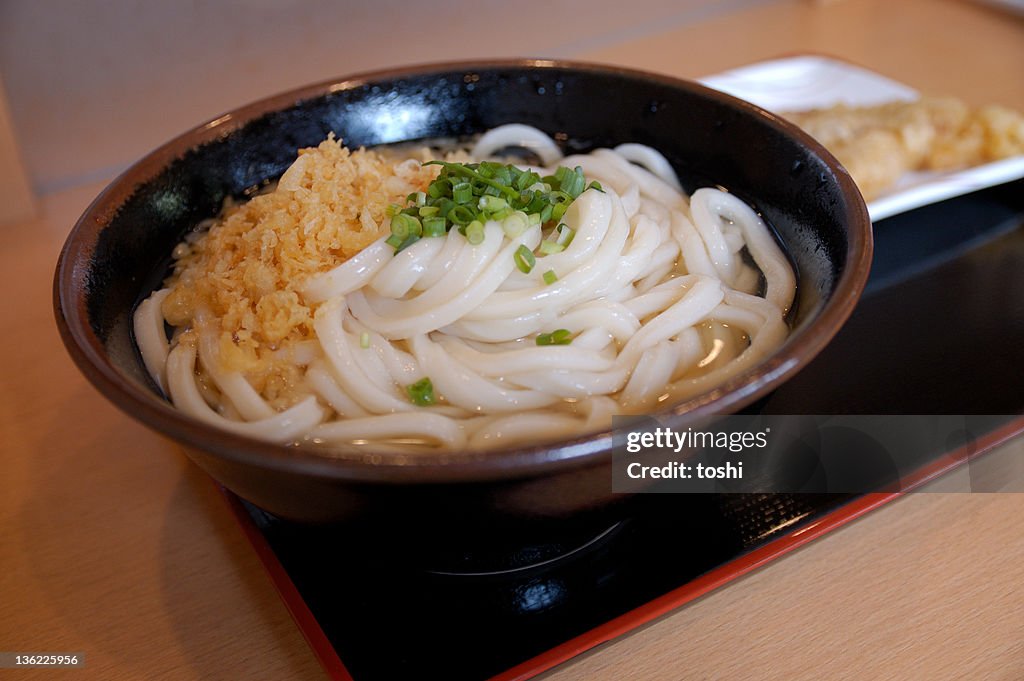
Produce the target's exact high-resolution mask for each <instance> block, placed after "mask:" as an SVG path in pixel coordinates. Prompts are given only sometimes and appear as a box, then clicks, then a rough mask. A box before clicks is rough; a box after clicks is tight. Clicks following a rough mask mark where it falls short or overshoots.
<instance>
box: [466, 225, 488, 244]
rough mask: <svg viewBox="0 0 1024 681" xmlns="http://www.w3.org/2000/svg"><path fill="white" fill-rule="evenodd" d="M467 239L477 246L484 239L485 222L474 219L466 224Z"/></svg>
mask: <svg viewBox="0 0 1024 681" xmlns="http://www.w3.org/2000/svg"><path fill="white" fill-rule="evenodd" d="M466 241H468V242H469V243H471V244H472V245H474V246H477V245H479V244H481V243H483V241H484V223H482V222H480V221H479V220H473V222H471V223H469V225H467V226H466Z"/></svg>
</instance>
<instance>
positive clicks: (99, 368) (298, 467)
mask: <svg viewBox="0 0 1024 681" xmlns="http://www.w3.org/2000/svg"><path fill="white" fill-rule="evenodd" d="M490 69H506V70H510V69H521V70H523V71H527V72H528V71H531V70H537V71H542V70H545V69H562V70H570V71H575V72H590V73H596V74H601V75H613V76H622V77H628V78H631V79H636V80H641V81H647V82H651V83H655V84H659V85H664V86H669V87H673V88H677V89H682V90H685V91H688V92H690V93H693V94H696V95H698V96H701V97H704V98H710V99H713V100H717V101H718V102H719V103H721V104H724V105H726V106H728V107H730V108H733V109H739V110H741V111H742V112H745V113H747V114H751V115H755V116H759V117H762V118H764V119H765V120H766V121H767V122H768V124H769V125H771V126H773V127H775V128H776V129H780V130H781V132H783V133H785V134H787V135H788V136H790V137H795V138H796V139H797V140H798V141H799V142H800V143H801V144H802V145H803V146H805V147H806V148H808V149H809V150H810V151H811V152H812V153H813V154H814V155H816V156H818V157H819V158H821V159H822V161H823V162H824V163H825V165H826V166H827V167H828V168H829V169H830V170H831V171H832V173H833V175H834V177H835V179H836V181H837V182H838V184H839V186H840V190H841V193H842V194H843V196H845V197H846V198H847V201H845V204H846V205H845V213H846V218H847V221H848V223H849V225H850V227H851V229H850V230H849V231H848V233H847V257H846V260H845V261H844V262H843V271H842V272H841V274H840V276H839V278H838V280H837V281H836V283H835V286H834V288H833V290H832V292H831V295H830V297H829V300H828V301H826V303H825V304H824V307H823V309H822V310H821V311H820V312H819V313H818V315H817V316H816V317H815V318H814V319H813V320H812V321H811V323H809V324H807V325H806V326H805V327H803V328H801V329H797V330H796V331H795V332H794V333H793V334H791V335H790V337H789V338H788V339H787V341H786V343H785V345H784V346H783V347H782V348H780V349H779V350H778V351H776V352H775V353H774V354H773V355H772V356H771V357H769V358H768V359H766V360H764V361H762V362H759V363H758V364H756V365H755V366H754V367H752V368H750V369H748V370H747V371H744V372H742V373H741V374H739V375H737V376H735V377H733V378H732V379H730V380H728V381H727V382H725V383H723V384H720V385H718V386H716V387H715V388H714V389H712V390H710V391H708V392H705V393H702V394H700V395H697V396H694V397H693V398H690V399H688V400H685V401H683V402H681V403H678V404H675V405H673V406H672V407H671V408H668V409H664V410H660V411H658V412H656V413H654V414H652V415H653V416H655V417H660V418H666V417H676V418H685V419H687V421H693V422H697V421H700V420H701V419H706V418H712V417H714V416H717V415H722V414H728V413H732V412H735V411H737V410H739V409H741V408H743V407H745V406H747V405H749V404H750V403H752V402H753V401H755V400H756V399H758V398H759V397H761V396H763V395H765V394H767V393H768V392H770V391H771V390H772V389H774V388H775V387H777V386H778V385H779V384H780V383H782V382H783V381H784V380H786V379H787V378H789V377H790V376H792V375H793V374H794V373H796V372H797V371H799V370H800V369H801V368H803V367H804V366H805V365H806V364H807V363H809V362H810V361H811V359H813V358H814V357H815V356H816V355H817V354H818V353H819V352H820V351H821V350H822V349H823V348H824V347H825V345H826V344H827V343H828V342H829V341H831V339H832V337H833V336H834V335H835V334H836V333H837V332H838V330H839V328H840V327H841V326H842V325H843V323H844V322H845V321H846V320H847V319H848V318H849V316H850V314H851V313H852V311H853V309H854V307H855V305H856V303H857V301H858V299H859V298H860V295H861V293H862V292H863V290H864V286H865V284H866V282H867V277H868V273H869V270H870V265H871V257H872V250H873V237H872V228H871V221H870V218H869V217H868V212H867V207H866V206H865V203H864V200H863V198H862V197H861V194H860V191H859V190H858V189H857V187H856V185H855V184H854V182H853V179H852V178H851V177H850V174H849V173H848V172H847V171H846V169H845V168H844V167H843V166H842V165H841V164H840V163H839V162H838V161H837V160H836V159H835V157H834V156H832V154H831V153H829V152H828V151H827V150H826V149H825V148H824V147H823V146H822V145H821V144H820V143H818V142H817V141H816V140H814V139H813V138H812V137H811V136H810V135H808V134H807V133H805V132H803V131H802V130H800V129H799V128H797V127H796V126H795V125H794V124H792V123H789V122H788V121H786V120H785V119H783V118H781V117H779V116H777V115H775V114H773V113H771V112H768V111H765V110H764V109H761V108H760V107H757V106H756V105H754V104H751V103H750V102H747V101H744V100H741V99H737V98H735V97H732V96H731V95H727V94H725V93H723V92H719V91H717V90H713V89H711V88H709V87H706V86H704V85H701V84H700V83H697V82H694V81H691V80H684V79H680V78H675V77H672V76H667V75H663V74H657V73H651V72H648V71H642V70H638V69H632V68H626V67H621V66H614V65H607V64H601V63H596V62H584V61H576V60H561V59H533V58H515V59H488V60H473V61H443V62H433V63H425V64H417V65H412V66H402V67H394V68H385V69H379V70H373V71H367V72H362V73H357V74H353V75H348V76H342V77H339V78H332V79H328V80H324V81H320V82H317V83H314V84H311V85H306V86H302V87H299V88H296V89H292V90H288V91H286V92H283V93H280V94H277V95H273V96H270V97H266V98H263V99H259V100H257V101H254V102H251V103H249V104H246V105H244V106H241V107H238V108H236V109H233V110H231V111H229V112H226V113H224V114H222V115H220V116H216V117H214V118H212V119H210V120H208V121H206V122H204V123H202V124H200V125H198V126H196V127H194V128H192V129H190V130H187V131H186V132H184V133H182V134H180V135H177V136H176V137H174V138H173V139H171V140H170V141H168V142H166V143H164V144H163V145H161V146H159V147H157V148H156V149H155V150H153V151H151V152H150V153H148V154H147V155H146V156H144V157H143V158H142V159H140V160H138V161H137V162H135V163H134V164H132V165H131V166H130V167H128V168H127V169H126V170H125V171H124V172H123V173H121V174H120V175H119V176H118V177H117V178H115V179H114V180H113V181H112V182H110V184H108V185H107V186H106V187H105V188H104V189H103V191H102V192H101V193H100V194H99V195H98V196H97V197H96V198H95V199H94V200H93V201H92V203H91V204H90V205H89V207H88V208H87V209H86V210H85V212H84V213H83V214H82V216H81V217H80V218H79V219H78V220H77V221H76V223H75V225H74V227H73V228H72V230H71V232H70V233H69V235H68V237H67V240H66V242H65V244H64V247H63V248H62V249H61V253H60V256H59V259H58V262H57V267H56V271H55V274H54V281H53V305H54V314H55V317H56V321H57V326H58V329H59V331H60V335H61V339H62V340H63V342H64V345H65V347H66V348H67V350H68V352H69V354H70V355H71V357H72V359H73V360H74V362H75V364H76V365H77V366H78V368H79V370H80V371H81V372H82V373H83V374H84V375H85V376H86V378H87V379H88V380H89V381H90V382H91V383H92V384H93V386H94V387H95V388H96V389H97V390H99V391H100V393H102V394H103V395H104V396H105V397H106V398H107V399H109V400H110V401H111V402H113V403H114V404H115V405H116V406H117V407H119V408H120V409H121V410H122V411H124V412H125V413H127V414H128V415H129V416H131V417H133V418H135V419H137V420H139V421H142V422H143V423H144V424H146V425H147V426H149V427H151V428H153V429H155V430H156V431H158V432H160V433H162V434H164V435H166V436H169V437H171V438H172V439H175V440H177V441H179V442H181V443H182V444H184V445H186V446H187V447H194V448H196V449H199V450H203V451H206V452H209V453H212V454H214V455H216V456H217V457H219V458H222V459H225V460H228V461H231V462H235V463H239V464H244V465H248V466H258V467H260V468H263V469H266V470H270V471H277V472H282V473H291V474H295V473H296V472H301V473H302V474H304V475H309V476H314V477H318V478H326V479H331V480H338V481H345V482H349V483H352V482H356V483H374V484H410V483H457V482H471V481H484V480H501V479H509V478H523V477H531V476H536V475H542V474H548V473H551V472H553V471H556V470H564V469H567V468H576V467H588V466H599V465H604V464H606V463H607V462H609V461H610V460H611V456H612V451H611V450H612V436H611V430H604V431H601V432H598V433H590V434H586V435H581V436H577V437H573V438H569V439H565V440H559V441H557V442H554V443H548V444H538V445H530V446H528V447H505V448H498V449H492V450H486V451H481V452H476V451H473V452H471V451H454V452H436V453H435V452H429V453H423V454H415V455H405V454H395V453H380V452H373V451H369V450H368V451H365V452H352V453H348V452H346V453H344V454H342V455H340V456H333V455H332V456H325V455H324V453H322V452H319V453H318V452H317V451H316V450H315V449H313V448H302V447H295V446H285V445H279V444H274V443H269V442H265V441H261V440H257V439H253V438H249V437H245V436H242V435H237V434H234V433H229V432H226V431H223V430H220V429H218V428H216V427H214V426H211V425H208V424H206V423H203V422H201V421H199V420H196V419H194V418H193V417H190V416H188V415H187V414H185V413H184V412H181V411H179V410H177V409H175V408H174V407H173V406H172V405H171V404H170V403H169V402H168V401H166V400H165V399H163V398H162V397H161V396H159V395H157V394H156V393H154V392H153V391H151V390H147V389H144V388H143V387H142V386H139V385H137V384H136V383H135V382H133V381H131V380H128V379H127V378H126V377H125V376H124V375H123V374H122V372H121V371H120V370H119V369H118V368H117V367H116V366H115V365H114V364H113V362H111V361H110V360H109V359H108V358H107V356H106V352H105V351H104V347H103V343H102V342H101V341H100V339H99V338H98V337H97V336H96V334H95V333H93V330H92V327H91V325H90V324H89V322H88V318H89V315H88V311H87V309H86V305H85V299H84V296H82V295H81V293H82V291H83V290H84V287H83V286H81V283H82V274H83V272H84V268H85V267H86V265H87V263H88V261H89V257H90V255H91V254H92V252H93V251H94V250H95V245H96V241H97V239H98V237H99V235H100V233H101V232H102V230H103V229H104V228H105V227H106V226H107V225H108V224H109V222H110V221H111V220H112V219H113V218H114V216H115V215H116V213H117V211H118V209H119V208H120V206H121V205H122V204H124V203H125V202H126V201H127V200H128V199H129V198H130V197H131V196H132V195H133V194H134V193H135V191H136V189H137V188H138V187H139V186H141V185H142V184H144V183H145V182H147V181H149V180H151V179H153V178H154V177H156V176H157V175H159V173H160V172H161V171H162V170H163V169H164V168H165V167H166V166H167V165H169V164H170V163H172V162H174V161H176V160H178V159H179V158H181V157H183V156H184V155H185V154H186V153H187V152H189V151H190V150H192V149H194V148H197V147H199V146H202V145H203V144H206V143H209V142H212V141H215V140H217V139H219V138H221V137H224V136H227V135H230V134H232V133H233V132H235V131H237V130H239V129H241V128H243V127H244V126H245V125H247V124H248V123H250V122H251V121H253V120H255V119H258V118H260V117H262V116H264V115H266V114H270V113H272V112H274V111H279V110H284V109H288V108H291V107H294V106H298V105H300V104H302V103H303V102H306V101H309V100H313V99H317V98H321V97H325V96H328V95H330V94H332V93H335V92H339V91H343V90H350V89H355V88H358V87H362V86H364V85H367V84H372V83H373V82H375V81H382V80H395V79H400V78H403V77H413V76H422V75H429V74H441V73H451V72H457V71H468V72H472V71H476V70H490Z"/></svg>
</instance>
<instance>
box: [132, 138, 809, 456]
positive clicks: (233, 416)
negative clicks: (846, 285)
mask: <svg viewBox="0 0 1024 681" xmlns="http://www.w3.org/2000/svg"><path fill="white" fill-rule="evenodd" d="M511 146H520V147H526V148H529V149H531V150H533V151H534V152H536V153H537V154H538V155H539V156H540V157H541V158H542V160H543V161H544V163H546V164H548V165H551V164H553V163H556V162H558V161H559V159H562V156H561V152H560V151H559V149H558V146H557V145H556V144H555V142H554V141H553V140H551V139H550V138H548V137H547V136H546V135H544V134H543V133H541V132H540V131H538V130H536V129H532V128H527V127H526V126H518V125H510V126H502V127H501V128H497V129H495V130H493V131H491V133H488V134H487V135H485V136H484V137H483V138H481V140H480V141H479V143H478V144H477V145H476V148H475V149H474V153H475V154H476V155H478V156H480V157H484V156H490V155H492V154H494V153H495V152H498V151H500V150H501V149H503V148H506V147H511ZM302 158H303V157H300V159H299V161H297V162H296V164H295V165H294V166H293V168H292V169H290V170H289V171H288V173H286V175H285V177H284V178H283V179H282V185H287V183H288V182H294V181H297V180H296V178H301V176H302V174H303V173H304V172H305V170H306V169H305V165H306V164H307V163H308V162H307V161H303V160H302ZM559 164H560V165H567V166H569V167H574V166H576V165H579V166H581V167H582V168H583V170H584V172H585V173H586V175H587V178H588V181H589V180H598V181H599V182H601V184H602V186H603V191H597V190H588V191H585V192H584V193H583V194H582V195H581V196H580V197H579V198H577V199H576V200H575V201H574V203H573V204H572V206H571V207H570V209H569V210H568V211H567V212H566V214H565V215H564V216H563V219H562V221H563V222H565V224H567V225H568V226H569V227H571V228H572V229H573V230H574V238H573V240H572V242H571V243H570V244H569V246H568V247H567V248H566V249H565V250H563V251H562V252H559V253H556V254H552V255H547V256H543V255H538V256H537V262H536V265H535V267H534V268H533V269H532V271H531V272H529V273H523V272H520V271H519V270H518V269H517V268H516V266H515V261H514V259H513V254H514V253H515V251H516V249H518V248H519V246H520V245H524V246H526V247H527V248H529V249H531V250H536V249H537V246H538V245H539V243H540V241H541V239H542V238H551V235H548V234H542V233H541V229H540V227H539V226H534V227H531V228H530V229H528V230H526V231H524V232H523V233H522V234H520V235H518V236H516V237H515V238H509V237H507V236H506V235H505V233H504V230H503V229H502V226H501V225H500V224H498V223H496V222H489V223H487V224H486V225H485V228H484V231H485V237H484V240H483V242H482V243H480V244H478V245H475V246H474V245H471V244H470V243H469V242H468V241H467V240H466V238H465V237H464V236H463V235H461V234H460V233H459V232H458V230H451V231H450V232H449V233H448V235H447V236H446V237H445V238H427V239H422V240H420V241H419V242H417V243H416V244H414V245H413V246H411V247H409V248H407V249H404V250H403V251H402V252H400V253H398V254H397V255H395V253H394V249H393V248H392V247H391V246H388V245H387V244H386V243H385V242H384V240H383V239H381V240H378V241H376V242H374V243H373V244H371V245H370V246H368V247H367V248H366V249H364V250H363V251H361V252H360V253H358V254H357V255H356V256H355V257H353V258H351V259H349V260H348V261H346V262H345V263H343V264H342V265H340V266H338V267H336V268H334V269H333V270H331V271H328V272H324V273H322V274H318V275H316V276H314V277H311V278H310V279H309V280H307V281H306V282H305V283H304V284H302V286H301V289H300V291H301V295H302V300H303V302H304V303H305V304H307V305H309V306H310V307H311V308H313V309H314V310H315V313H314V319H313V329H314V331H315V336H314V337H311V338H309V339H308V340H300V341H296V342H293V343H291V344H285V345H284V346H282V347H281V348H280V349H278V350H275V351H274V357H275V358H276V359H279V360H282V361H289V362H292V363H294V364H295V365H296V366H297V367H299V368H300V369H301V370H302V372H303V373H302V376H303V379H302V382H301V385H300V386H296V389H297V390H299V391H300V392H298V393H296V398H295V400H293V403H294V402H297V404H295V406H293V407H291V408H289V409H287V410H284V411H280V412H278V411H276V410H275V409H274V408H273V407H272V406H271V403H270V402H268V401H267V400H265V399H264V398H263V397H262V396H261V395H260V394H259V392H258V391H256V390H255V389H254V388H253V387H252V385H251V384H250V383H249V381H248V380H247V378H246V376H245V374H243V373H241V372H238V371H230V370H227V369H225V368H223V367H222V366H221V363H220V360H219V358H218V355H219V345H218V343H219V336H218V334H217V333H215V332H214V331H213V330H212V329H216V328H219V327H217V326H216V325H215V323H216V321H215V320H212V319H207V318H206V316H204V315H205V313H204V314H200V315H199V316H198V317H197V319H196V320H194V321H193V324H192V332H190V333H183V330H182V329H178V330H176V332H175V335H174V336H173V338H172V339H171V341H170V342H168V340H167V337H166V335H165V333H164V318H163V315H162V313H161V303H162V302H163V299H164V298H165V297H166V296H167V295H168V292H169V290H168V289H163V290H160V291H157V292H155V293H154V294H153V295H152V296H151V297H150V298H148V299H147V300H145V301H143V303H142V304H140V306H139V308H138V310H137V311H136V312H135V316H134V325H135V334H136V338H137V339H138V344H139V349H140V352H141V354H142V357H143V360H144V362H145V365H146V369H147V371H149V373H150V374H151V375H152V376H153V379H154V381H156V382H157V384H158V385H159V386H160V388H161V389H162V390H164V391H165V392H166V393H167V394H168V395H169V397H170V399H171V400H172V402H173V403H174V404H175V405H176V406H178V407H179V408H180V409H182V410H183V411H185V412H187V413H188V414H190V415H192V416H194V417H195V418H197V419H200V420H202V421H204V422H207V423H211V424H214V425H217V426H219V427H222V428H225V429H227V430H231V431H233V432H237V433H241V434H245V435H249V436H252V437H257V438H261V439H267V440H272V441H275V442H297V441H303V440H306V441H309V442H313V443H318V444H323V445H325V449H324V451H325V453H326V454H328V455H329V454H330V452H331V449H332V447H340V446H346V445H367V446H371V447H372V448H374V451H382V452H383V451H399V452H403V451H406V452H415V451H419V450H421V449H423V448H424V447H428V448H437V447H441V448H448V449H461V448H467V447H468V448H470V449H475V448H481V449H487V448H494V447H506V446H520V445H524V444H532V443H536V442H538V441H541V440H546V439H554V438H559V437H565V436H574V435H577V434H582V433H584V432H590V431H593V430H597V429H602V428H608V427H609V426H610V420H611V416H612V415H613V414H615V413H642V412H644V411H650V410H654V409H657V408H659V407H660V406H661V405H664V404H668V403H671V402H674V401H678V400H682V399H685V398H687V397H691V396H694V395H697V394H699V393H702V392H705V391H707V390H711V389H712V388H714V387H716V386H718V385H721V384H722V383H724V382H727V381H729V380H731V379H733V378H735V377H737V376H739V375H740V374H742V373H743V372H745V371H746V370H748V369H750V368H751V367H753V366H754V365H755V364H756V363H758V362H760V361H762V360H763V359H764V358H765V357H767V356H768V355H770V354H771V353H772V352H774V351H775V349H777V348H778V347H779V346H780V345H781V344H782V343H783V341H784V340H785V338H786V335H787V334H788V327H787V325H786V323H785V319H784V318H785V314H786V311H787V310H788V309H789V307H790V305H792V301H793V297H794V293H795V276H794V274H793V272H792V269H791V268H790V265H789V262H788V260H787V259H786V256H785V254H784V253H783V252H782V250H781V249H780V248H779V246H778V245H777V244H776V242H775V239H774V237H773V235H772V233H771V231H770V230H769V228H768V227H767V226H766V225H765V224H764V222H763V221H762V220H761V218H760V217H758V215H757V214H756V213H755V212H754V211H753V210H752V209H751V208H750V207H748V206H747V205H746V204H744V203H743V202H742V201H740V200H739V199H737V198H736V197H734V196H732V195H731V194H728V193H727V192H724V191H721V190H718V189H710V188H706V189H700V190H698V191H696V192H695V193H694V194H693V196H692V197H687V196H686V195H685V194H683V193H682V192H681V191H680V190H679V182H678V179H677V178H676V177H675V174H674V172H673V171H672V168H671V166H670V165H669V164H668V161H667V160H666V159H665V158H664V157H663V156H662V155H661V154H659V153H658V152H656V151H655V150H653V149H650V148H648V147H644V146H642V145H635V144H625V145H620V146H619V147H616V149H615V150H609V149H599V150H597V151H595V152H593V153H591V154H587V155H574V156H569V157H566V158H564V159H562V160H561V162H560V163H559ZM641 166H643V167H641ZM537 170H538V172H540V173H541V174H542V175H545V174H551V173H552V172H553V171H554V168H539V169H537ZM367 227H368V228H370V227H371V226H370V225H367ZM750 260H753V262H754V263H756V266H757V268H756V269H755V268H754V267H751V266H750V265H749V264H748V263H749V262H750ZM549 271H550V272H553V273H554V274H555V277H556V280H555V281H553V282H552V283H550V284H549V283H548V282H547V281H545V280H544V274H545V273H546V272H549ZM762 289H763V290H764V292H765V295H764V297H760V296H758V295H755V294H756V293H757V292H758V291H760V290H762ZM557 329H566V330H568V331H570V333H571V335H572V342H571V344H568V345H540V346H538V345H537V343H536V342H535V339H536V338H537V335H538V334H542V333H552V332H553V331H555V330H557ZM200 374H202V376H200ZM427 377H429V378H430V380H431V382H432V384H433V388H434V395H435V400H436V403H435V404H433V405H432V406H418V405H416V404H414V403H413V402H412V401H411V400H410V395H409V393H408V392H407V386H410V385H412V384H414V383H416V382H417V381H420V380H421V379H424V378H427ZM305 395H308V396H306V397H302V396H305ZM417 443H418V444H417Z"/></svg>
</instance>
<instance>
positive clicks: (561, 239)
mask: <svg viewBox="0 0 1024 681" xmlns="http://www.w3.org/2000/svg"><path fill="white" fill-rule="evenodd" d="M575 236H576V232H575V230H573V228H572V227H570V226H569V225H567V224H565V223H564V222H563V223H562V224H560V225H558V238H557V239H555V242H556V243H558V244H559V245H560V246H564V247H566V248H568V247H569V244H571V243H572V239H573V237H575Z"/></svg>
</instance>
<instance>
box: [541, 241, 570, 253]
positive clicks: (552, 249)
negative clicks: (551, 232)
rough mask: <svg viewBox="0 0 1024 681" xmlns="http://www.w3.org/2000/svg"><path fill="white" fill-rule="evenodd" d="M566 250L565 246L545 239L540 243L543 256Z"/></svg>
mask: <svg viewBox="0 0 1024 681" xmlns="http://www.w3.org/2000/svg"><path fill="white" fill-rule="evenodd" d="M564 250H565V246H563V245H562V244H560V243H557V242H555V241H551V240H549V239H545V240H544V241H541V242H540V252H541V255H554V254H555V253H561V252H562V251H564Z"/></svg>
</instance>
